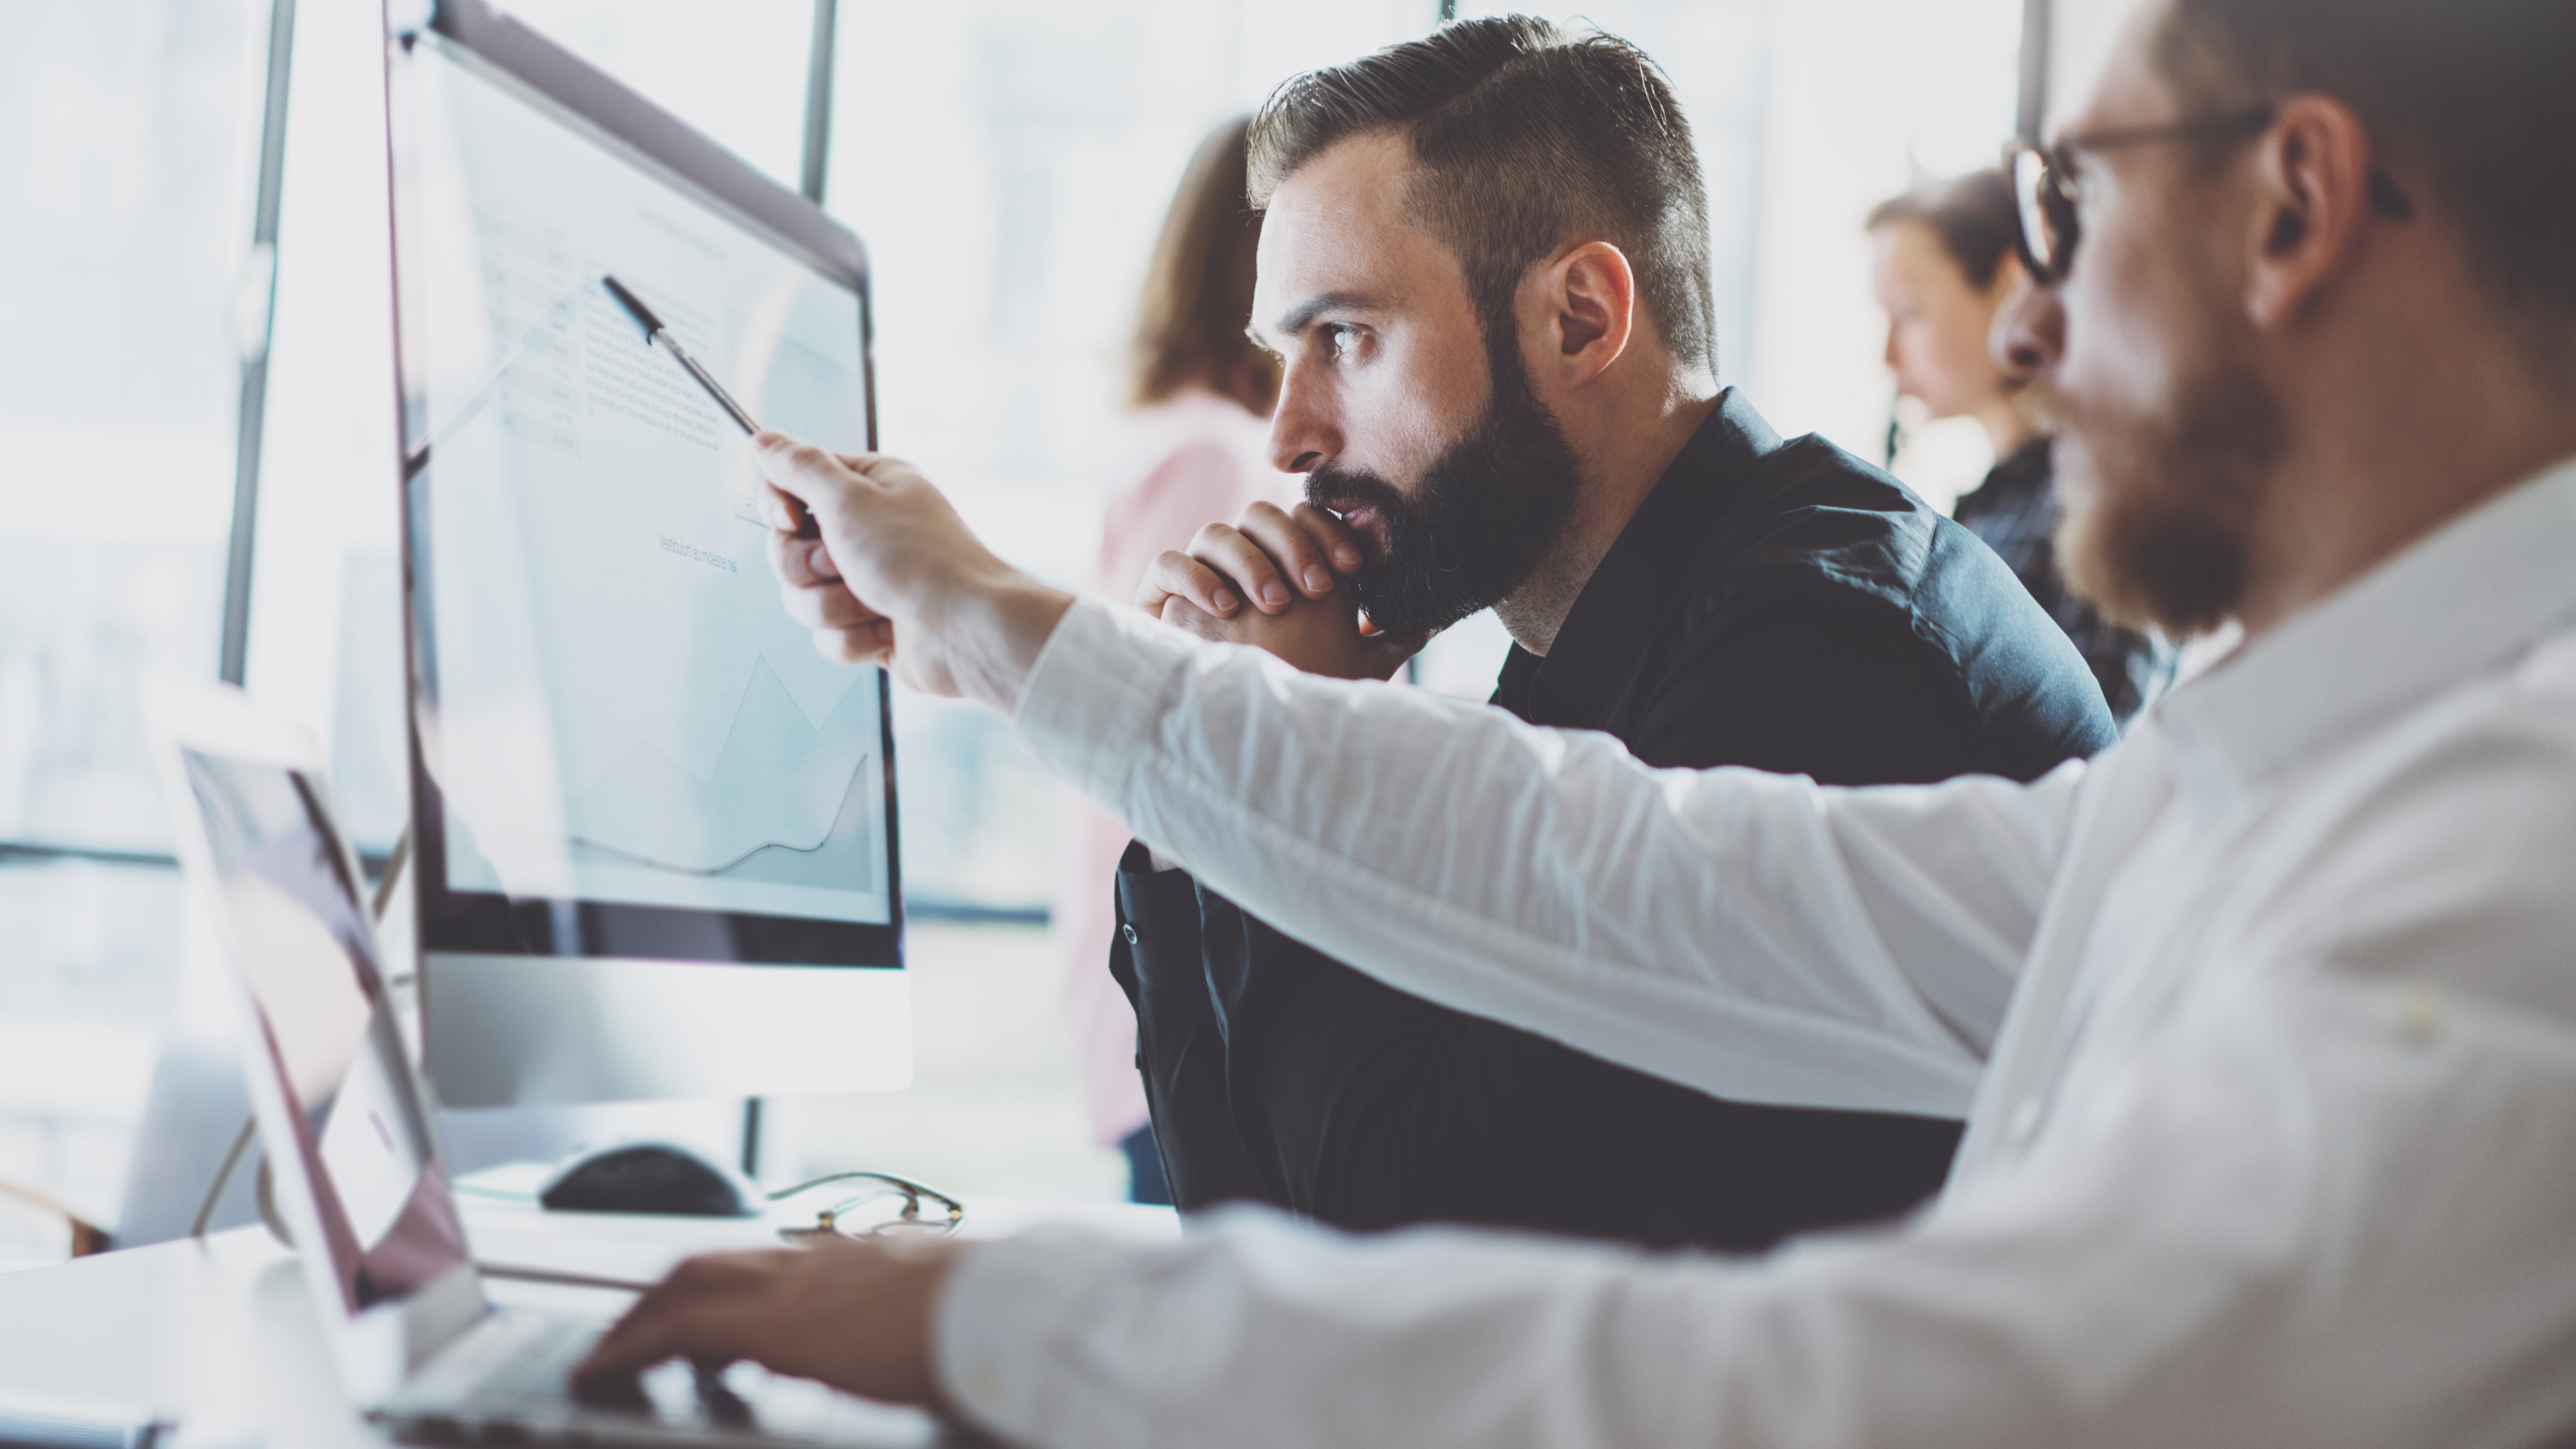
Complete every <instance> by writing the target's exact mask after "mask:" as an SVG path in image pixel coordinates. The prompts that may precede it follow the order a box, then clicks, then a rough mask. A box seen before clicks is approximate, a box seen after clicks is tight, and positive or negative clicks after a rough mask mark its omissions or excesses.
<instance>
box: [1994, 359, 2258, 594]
mask: <svg viewBox="0 0 2576 1449" xmlns="http://www.w3.org/2000/svg"><path fill="white" fill-rule="evenodd" d="M2199 351H2200V355H2201V356H2202V357H2203V358H2205V359H2208V361H2207V362H2206V363H2205V364H2204V365H2202V366H2201V367H2199V368H2198V369H2197V370H2195V371H2193V372H2192V373H2190V374H2189V375H2187V376H2185V377H2183V378H2181V379H2180V380H2179V381H2178V382H2177V383H2176V384H2175V386H2174V387H2173V389H2172V395H2171V397H2170V398H2169V399H2168V400H2167V401H2166V402H2165V403H2163V404H2162V405H2161V406H2157V407H2152V408H2148V409H2145V410H2142V411H2139V412H2136V413H2130V414H2124V415H2122V416H2119V417H2107V416H2104V415H2101V414H2098V413H2088V412H2086V411H2085V410H2084V409H2082V408H2079V407H2073V406H2070V405H2069V404H2068V403H2067V402H2066V400H2065V399H2064V398H2063V397H2061V396H2055V395H2045V396H2044V397H2043V400H2042V401H2043V410H2044V411H2046V412H2047V413H2049V414H2050V415H2051V416H2052V417H2053V418H2054V419H2056V420H2057V421H2058V422H2060V423H2061V424H2062V425H2063V427H2064V436H2063V437H2061V439H2060V442H2059V446H2058V452H2057V458H2058V463H2059V467H2060V471H2061V479H2060V496H2061V497H2062V499H2063V500H2064V504H2065V511H2064V513H2063V515H2062V516H2061V517H2060V518H2059V520H2058V525H2057V538H2056V549H2057V566H2058V572H2059V574H2060V575H2061V576H2062V577H2063V578H2064V579H2065V581H2066V584H2067V586H2068V587H2069V588H2070V589H2072V590H2073V591H2074V592H2075V593H2076V594H2077V595H2079V596H2080V597H2082V598H2084V599H2085V600H2086V601H2088V602H2090V603H2091V604H2092V605H2093V606H2094V608H2096V609H2097V610H2099V611H2100V612H2101V613H2102V615H2103V616H2104V617H2105V618H2108V619H2110V620H2112V621H2113V622H2116V623H2120V624H2124V625H2127V626H2129V627H2131V628H2144V627H2149V626H2152V627H2154V628H2158V629H2161V630H2163V631H2165V633H2167V634H2169V635H2171V636H2173V637H2175V638H2189V637H2191V636H2193V635H2196V634H2204V633H2207V632H2208V631H2210V630H2212V629H2215V628H2217V627H2218V626H2219V625H2221V624H2223V623H2225V622H2226V621H2227V620H2228V619H2229V618H2231V617H2233V616H2234V615H2235V614H2236V612H2237V610H2238V608H2239V607H2240V606H2241V605H2242V603H2243V601H2244V594H2245V576H2246V561H2247V555H2248V549H2249V539H2250V536H2251V533H2252V523H2253V517H2254V512H2255V508H2256V505H2257V504H2258V502H2259V501H2260V500H2261V498H2262V496H2263V492H2264V483H2265V480H2266V479H2267V478H2268V477H2269V476H2270V474H2271V470H2272V468H2273V466H2274V463H2275V461H2276V460H2277V459H2278V458H2279V456H2280V452H2281V449H2282V446H2283V435H2284V424H2283V421H2282V415H2281V408H2280V404H2279V401H2278V400H2277V399H2276V398H2274V397H2273V395H2272V393H2271V391H2270V390H2269V389H2268V388H2267V387H2266V386H2265V385H2264V383H2263V381H2262V379H2261V378H2259V377H2257V376H2255V375H2254V374H2253V372H2252V371H2251V370H2250V369H2248V368H2246V367H2245V366H2243V365H2242V364H2241V363H2237V362H2234V361H2232V360H2230V359H2232V358H2233V357H2235V356H2236V355H2237V354H2235V353H2234V352H2233V351H2231V350H2230V349H2229V348H2227V347H2226V346H2225V345H2224V344H2223V343H2221V344H2218V345H2211V346H2204V347H2202V348H2200V349H2199ZM2069 443H2072V444H2073V445H2074V446H2072V447H2070V446H2068V444H2069Z"/></svg>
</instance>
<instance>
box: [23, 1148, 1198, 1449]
mask: <svg viewBox="0 0 2576 1449" xmlns="http://www.w3.org/2000/svg"><path fill="white" fill-rule="evenodd" d="M462 1201H463V1203H464V1204H465V1208H466V1213H465V1220H466V1230H467V1233H468V1235H469V1236H470V1237H471V1239H472V1240H473V1244H474V1250H475V1256H476V1258H477V1259H478V1260H481V1261H484V1262H500V1263H509V1264H514V1265H518V1266H524V1267H531V1268H546V1269H552V1270H555V1271H559V1272H574V1273H582V1274H586V1275H592V1276H599V1277H611V1278H634V1279H651V1278H655V1277H658V1276H660V1274H661V1272H662V1271H663V1270H665V1269H667V1268H668V1267H669V1266H670V1265H671V1264H672V1263H673V1262H676V1261H677V1260H679V1259H680V1258H682V1257H685V1256H687V1255H689V1254H691V1253H696V1252H708V1251H715V1250H720V1249H727V1248H737V1247H763V1246H777V1245H778V1239H777V1237H776V1235H775V1229H774V1227H773V1226H772V1225H771V1224H769V1223H765V1222H762V1221H759V1220H752V1219H721V1218H715V1219H710V1218H641V1217H631V1216H623V1215H612V1214H593V1213H547V1212H543V1211H541V1210H539V1209H537V1208H535V1207H534V1206H532V1205H526V1204H519V1203H509V1202H496V1201H490V1200H478V1199H475V1198H471V1197H468V1198H464V1199H462ZM1047 1222H1071V1223H1078V1224H1081V1225H1084V1226H1088V1227H1095V1228H1099V1229H1103V1230H1105V1231H1110V1232H1116V1233H1122V1234H1134V1235H1138V1236H1143V1237H1153V1238H1166V1237H1177V1236H1178V1235H1179V1231H1180V1228H1179V1221H1178V1219H1177V1218H1176V1217H1174V1216H1173V1214H1172V1213H1171V1212H1170V1211H1169V1210H1168V1209H1162V1208H1137V1207H1128V1206H1125V1205H1121V1204H1046V1203H1035V1202H1025V1201H1013V1200H1008V1199H986V1198H977V1199H973V1200H970V1201H969V1202H968V1204H967V1215H966V1221H965V1223H964V1225H963V1228H962V1230H961V1233H962V1235H963V1236H969V1237H982V1236H998V1235H1002V1234H1007V1233H1011V1232H1016V1231H1019V1230H1020V1229H1022V1228H1026V1227H1031V1226H1034V1225H1036V1224H1039V1223H1047ZM485 1281H486V1285H487V1288H488V1290H489V1292H490V1294H491V1296H492V1298H493V1299H494V1301H496V1302H500V1303H505V1304H512V1305H523V1306H528V1307H542V1308H547V1309H551V1310H554V1311H558V1312H576V1313H578V1312H593V1313H598V1314H601V1315H603V1316H605V1315H612V1314H615V1313H616V1312H618V1311H619V1310H620V1309H621V1308H622V1307H623V1306H624V1305H625V1304H626V1303H627V1302H628V1301H629V1296H628V1295H626V1294H623V1293H616V1292H606V1291H600V1290H592V1289H575V1288H560V1287H552V1286H547V1285H540V1284H533V1283H520V1282H511V1281H508V1280H505V1279H488V1278H487V1279H486V1280H485ZM23 1395H41V1396H44V1397H45V1398H47V1399H71V1400H88V1401H96V1402H98V1403H101V1404H105V1405H125V1406H131V1407H135V1408H139V1409H149V1410H156V1411H159V1412H160V1413H161V1414H163V1415H164V1416H165V1417H167V1418H170V1419H172V1420H175V1421H178V1422H179V1423H180V1424H181V1425H182V1432H183V1435H184V1436H185V1438H186V1439H187V1440H189V1441H193V1442H192V1444H191V1446H190V1449H252V1446H259V1449H308V1446H309V1449H341V1446H349V1449H355V1446H361V1445H381V1444H382V1443H383V1442H384V1440H383V1439H382V1437H381V1436H379V1435H378V1434H376V1433H375V1432H374V1431H373V1430H372V1429H370V1428H369V1427H368V1426H367V1425H366V1423H365V1422H364V1421H363V1420H362V1419H360V1418H359V1417H358V1416H357V1414H356V1413H355V1412H354V1411H353V1410H352V1409H350V1408H349V1407H348V1405H347V1403H346V1401H345V1400H344V1399H343V1398H342V1397H341V1395H340V1392H339V1388H338V1385H337V1383H336V1382H335V1381H334V1379H333V1376H332V1371H331V1366H330V1356H329V1352H328V1350H327V1349H326V1348H325V1346H324V1344H323V1341H322V1336H321V1331H320V1328H319V1326H318V1325H317V1324H316V1323H315V1322H314V1319H313V1312H312V1305H311V1300H310V1299H308V1298H307V1297H306V1295H305V1290H304V1285H303V1281H302V1279H301V1278H300V1277H299V1276H298V1271H297V1267H296V1263H295V1258H294V1255H293V1254H292V1253H290V1252H288V1251H287V1250H286V1249H284V1248H282V1247H279V1246H278V1245H277V1243H276V1242H275V1240H273V1239H272V1238H270V1237H269V1235H268V1232H267V1230H266V1229H264V1228H255V1227H254V1228H241V1229H236V1230H234V1231H232V1232H227V1233H218V1234H214V1235H212V1236H210V1237H208V1238H206V1239H204V1240H203V1241H201V1242H177V1243H165V1244H162V1245H159V1246H157V1247H150V1248H136V1249H132V1250H129V1251H126V1252H118V1253H107V1254H103V1255H101V1256H98V1257H94V1258H84V1259H82V1260H80V1261H78V1262H76V1263H72V1264H69V1265H67V1266H64V1267H60V1268H48V1269H41V1270H36V1271H30V1272H20V1273H6V1274H0V1402H6V1401H8V1400H10V1399H12V1398H15V1397H18V1396H23Z"/></svg>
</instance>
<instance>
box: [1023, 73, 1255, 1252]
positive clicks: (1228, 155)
mask: <svg viewBox="0 0 2576 1449" xmlns="http://www.w3.org/2000/svg"><path fill="white" fill-rule="evenodd" d="M1251 123H1252V118H1251V117H1249V116H1237V117H1235V118H1234V119H1233V120H1230V121H1228V122H1226V123H1225V124H1223V125H1221V126H1219V127H1217V128H1216V129H1215V130H1214V131H1212V132H1210V133H1209V134H1208V137H1207V139H1206V140H1204V141H1202V142H1200V143H1199V148H1198V151H1197V153H1196V154H1194V155H1193V156H1191V158H1190V164H1189V169H1188V170H1187V171H1185V172H1183V173H1182V176H1181V185H1180V190H1179V192H1178V194H1176V195H1174V196H1173V198H1172V209H1171V211H1170V213H1169V214H1168V215H1167V216H1165V217H1164V219H1163V231H1162V236H1161V237H1160V239H1158V240H1157V241H1156V242H1155V243H1154V258H1153V262H1152V264H1151V265H1150V266H1149V267H1148V268H1147V270H1146V273H1145V288H1144V294H1143V296H1142V297H1141V298H1140V299H1139V301H1138V303H1137V308H1136V336H1135V341H1134V343H1133V344H1132V358H1131V362H1130V365H1129V368H1130V370H1129V375H1130V379H1131V381H1130V388H1131V391H1130V393H1129V402H1130V404H1131V405H1132V406H1133V407H1134V408H1135V410H1136V411H1135V416H1134V424H1135V426H1134V428H1133V442H1132V444H1131V447H1130V452H1129V456H1128V459H1127V463H1126V469H1125V472H1124V474H1123V476H1124V477H1125V478H1127V479H1130V480H1132V481H1129V482H1127V483H1126V484H1125V485H1124V487H1123V488H1122V489H1121V491H1119V492H1118V493H1117V494H1116V496H1114V497H1113V498H1111V499H1110V501H1109V506H1108V516H1107V518H1106V520H1105V521H1104V523H1103V526H1102V529H1101V539H1100V565H1099V571H1098V572H1097V573H1096V574H1095V575H1094V576H1093V578H1092V586H1093V588H1094V589H1096V590H1097V591H1098V592H1100V593H1101V594H1103V595H1105V596H1107V597H1109V598H1111V599H1115V600H1118V601H1121V602H1124V601H1125V600H1127V599H1130V598H1133V597H1134V596H1135V593H1136V586H1137V584H1138V583H1139V582H1141V581H1142V580H1143V578H1144V576H1145V568H1146V565H1147V564H1149V563H1151V562H1152V561H1153V560H1154V558H1155V556H1156V555H1158V554H1160V553H1162V552H1163V551H1164V550H1166V549H1175V548H1183V547H1186V546H1187V545H1188V544H1189V542H1190V539H1191V536H1192V535H1194V534H1195V533H1197V532H1198V530H1199V527H1200V525H1202V524H1204V523H1206V522H1207V521H1208V520H1210V519H1216V518H1232V517H1234V516H1235V515H1236V514H1237V513H1240V512H1241V511H1243V509H1244V507H1245V506H1246V505H1248V504H1250V503H1252V502H1254V501H1255V500H1258V499H1273V500H1281V501H1285V500H1288V499H1290V498H1292V497H1293V496H1294V492H1295V483H1296V480H1295V479H1292V478H1289V477H1287V476H1285V475H1283V474H1281V473H1278V472H1277V471H1275V470H1274V469H1272V468H1271V466H1270V463H1269V459H1268V453H1269V419H1270V409H1271V404H1272V403H1273V402H1274V401H1275V400H1276V399H1277V398H1278V396H1279V364H1278V362H1277V360H1276V359H1274V358H1272V357H1271V355H1270V354H1269V353H1267V352H1264V351H1262V350H1261V349H1260V348H1258V347H1256V346H1254V345H1253V344H1252V341H1251V339H1250V338H1248V337H1246V336H1245V335H1244V326H1245V324H1246V323H1248V322H1250V321H1251V319H1252V270H1253V253H1254V249H1255V247H1256V245H1257V244H1258V242H1259V241H1260V239H1261V218H1260V216H1259V215H1257V214H1256V213H1254V212H1253V211H1252V209H1251V207H1250V205H1249V204H1248V203H1247V202H1246V201H1245V199H1244V197H1245V185H1244V155H1245V137H1246V134H1247V132H1248V130H1249V128H1250V126H1251ZM1064 799H1065V806H1064V818H1065V821H1066V836H1067V839H1066V841H1065V848H1064V852H1063V856H1064V870H1063V875H1062V879H1061V880H1060V881H1059V883H1058V884H1059V889H1058V893H1057V899H1056V903H1055V910H1054V912H1053V915H1052V919H1053V922H1054V931H1053V936H1054V945H1055V951H1056V955H1057V957H1058V958H1059V959H1060V960H1061V961H1062V962H1063V963H1064V970H1065V975H1064V1006H1065V1018H1066V1025H1067V1027H1068V1029H1069V1030H1070V1032H1071V1035H1072V1038H1073V1050H1074V1059H1075V1066H1076V1070H1077V1071H1078V1072H1079V1073H1080V1074H1081V1078H1082V1085H1083V1094H1084V1097H1085V1099H1086V1100H1085V1104H1086V1105H1087V1106H1088V1108H1089V1109H1090V1115H1091V1125H1092V1129H1093V1132H1094V1134H1095V1135H1096V1137H1097V1139H1098V1140H1099V1141H1100V1142H1101V1143H1102V1144H1104V1145H1115V1146H1117V1147H1118V1148H1120V1149H1121V1150H1122V1151H1124V1152H1125V1153H1126V1154H1127V1161H1128V1167H1129V1172H1130V1174H1131V1182H1130V1195H1131V1196H1132V1197H1134V1198H1135V1200H1136V1201H1138V1202H1153V1203H1168V1202H1170V1201H1171V1195H1170V1193H1169V1191H1168V1190H1167V1189H1166V1188H1165V1187H1164V1184H1163V1167H1162V1159H1161V1157H1160V1156H1159V1155H1158V1154H1157V1152H1156V1150H1155V1146H1154V1133H1153V1129H1152V1128H1151V1127H1150V1126H1148V1125H1147V1122H1146V1110H1145V1091H1144V1088H1143V1086H1142V1085H1140V1084H1139V1082H1138V1080H1137V1076H1136V1014H1135V1011H1134V1009H1133V1008H1131V1007H1130V1006H1128V1004H1127V998H1126V995H1125V994H1124V993H1122V992H1121V991H1120V990H1119V989H1118V983H1117V982H1115V981H1114V980H1112V979H1110V976H1109V973H1107V972H1106V971H1103V970H1102V969H1101V967H1100V963H1101V961H1102V959H1103V958H1104V957H1105V956H1106V955H1107V954H1108V949H1109V939H1110V934H1111V932H1113V931H1114V930H1115V929H1116V928H1117V923H1116V920H1115V919H1114V902H1113V900H1112V897H1111V892H1110V881H1111V880H1112V879H1113V878H1114V877H1115V875H1116V873H1117V869H1118V856H1119V853H1120V852H1121V851H1123V850H1125V849H1126V846H1127V840H1128V836H1129V833H1130V832H1129V831H1128V829H1127V827H1126V826H1124V825H1121V824H1120V823H1118V822H1117V821H1116V820H1113V819H1111V818H1110V817H1109V815H1108V814H1107V813H1106V812H1104V811H1103V810H1101V809H1100V807H1098V806H1097V805H1094V804H1092V803H1091V802H1090V801H1089V800H1088V799H1086V798H1084V797H1083V796H1081V795H1080V794H1077V793H1075V792H1073V791H1071V790H1067V791H1066V792H1065V793H1064Z"/></svg>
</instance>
